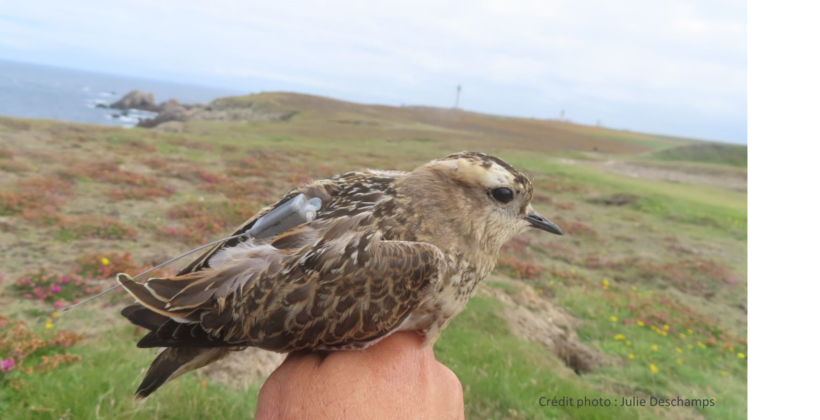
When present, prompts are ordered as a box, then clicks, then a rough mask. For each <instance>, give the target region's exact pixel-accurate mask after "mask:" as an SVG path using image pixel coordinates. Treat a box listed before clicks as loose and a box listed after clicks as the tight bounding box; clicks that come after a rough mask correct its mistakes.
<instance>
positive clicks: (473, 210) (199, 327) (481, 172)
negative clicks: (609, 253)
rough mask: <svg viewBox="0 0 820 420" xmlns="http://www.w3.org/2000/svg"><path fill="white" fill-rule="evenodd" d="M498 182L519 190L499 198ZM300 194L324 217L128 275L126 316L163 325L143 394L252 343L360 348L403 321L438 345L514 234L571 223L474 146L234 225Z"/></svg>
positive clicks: (314, 193) (150, 338) (312, 187)
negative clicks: (143, 277) (160, 273)
mask: <svg viewBox="0 0 820 420" xmlns="http://www.w3.org/2000/svg"><path fill="white" fill-rule="evenodd" d="M497 188H507V189H509V190H510V191H512V193H513V197H514V198H513V199H512V200H511V201H510V202H508V203H502V202H499V201H498V200H497V199H495V198H494V190H495V189H497ZM298 194H305V195H306V196H307V197H308V198H313V197H318V198H321V199H322V203H323V205H322V209H321V210H320V211H319V212H318V214H317V217H316V219H315V220H313V221H312V222H309V223H305V224H303V225H300V226H298V227H295V228H293V229H291V230H289V231H287V232H285V233H283V234H282V235H280V236H279V237H276V238H273V239H272V240H269V241H267V242H260V241H253V240H250V241H246V242H240V241H239V240H232V241H229V242H226V243H224V244H220V245H217V246H215V247H214V248H213V249H211V250H209V251H208V252H207V253H205V254H204V255H203V256H202V257H200V258H198V259H197V260H196V261H194V262H193V263H191V264H190V265H189V266H188V267H186V268H185V269H183V270H181V271H180V272H179V273H178V274H177V275H176V276H174V277H171V278H164V279H150V280H148V281H147V282H146V283H145V284H138V283H136V282H134V281H133V280H131V278H130V277H129V276H127V275H125V274H120V275H119V276H118V280H119V281H120V283H121V284H122V285H123V286H125V288H126V289H127V290H128V291H129V292H130V293H131V294H132V295H133V296H134V297H135V298H136V299H137V302H138V303H137V304H135V305H132V306H129V307H127V308H126V309H125V310H123V315H124V316H126V317H127V318H128V319H129V320H130V321H131V322H133V323H135V324H137V325H141V326H143V327H145V328H148V329H149V330H150V331H151V332H150V333H148V334H147V335H146V336H145V337H144V338H143V339H142V340H141V341H140V343H139V344H138V346H139V347H163V348H165V350H164V351H163V352H162V353H161V354H160V355H159V356H158V357H157V359H156V360H155V361H154V363H152V365H151V367H150V368H149V370H148V373H147V374H146V378H145V380H144V381H143V383H142V384H141V385H140V388H139V390H138V391H137V395H138V396H140V397H144V396H147V395H149V394H150V393H151V392H153V391H154V390H156V389H157V388H158V387H159V386H161V385H162V384H163V383H165V382H167V381H168V380H171V379H173V378H175V377H177V376H179V375H181V374H183V373H185V372H188V371H190V370H193V369H196V368H199V367H202V366H204V365H207V364H208V363H211V362H213V361H216V360H218V359H219V358H221V357H223V356H224V355H225V354H226V353H227V351H229V350H236V349H241V348H244V347H247V346H255V347H260V348H263V349H267V350H271V351H276V352H292V351H298V350H344V349H361V348H365V347H367V346H369V345H372V344H374V343H375V342H377V341H379V340H380V339H382V338H384V337H386V336H387V335H389V334H391V333H393V332H395V331H403V330H411V331H417V332H419V333H421V334H424V335H425V336H426V338H427V339H426V343H428V344H432V343H433V342H434V341H435V340H436V338H437V337H438V335H439V333H440V332H441V330H442V329H443V328H444V327H445V326H446V325H447V324H448V323H449V322H450V320H451V319H452V318H453V317H454V316H455V315H457V314H458V313H459V312H460V311H461V310H462V309H464V307H465V306H466V304H467V301H468V300H469V299H470V297H472V296H473V295H474V294H475V291H476V286H477V285H478V283H479V282H480V281H481V280H482V279H483V278H484V277H486V276H487V274H489V273H490V271H491V270H492V269H493V266H494V265H495V262H496V259H497V257H498V252H499V250H500V248H501V246H502V245H503V244H504V243H505V242H506V241H507V240H509V239H510V238H511V237H512V236H514V235H516V234H518V233H520V232H521V231H523V230H524V229H526V228H527V227H529V226H536V227H540V228H541V229H544V230H548V231H551V232H553V233H559V234H560V229H558V228H557V226H555V225H554V224H551V222H549V221H547V220H546V219H544V218H543V217H542V216H540V215H538V214H537V213H535V212H534V211H533V210H532V207H531V206H530V204H529V202H530V200H531V198H532V184H531V183H530V181H529V180H528V179H527V177H526V176H524V175H523V174H521V173H519V172H518V171H516V170H515V169H514V168H513V167H512V166H510V165H509V164H507V163H506V162H504V161H502V160H501V159H498V158H496V157H493V156H489V155H485V154H481V153H475V152H462V153H457V154H454V155H450V156H448V157H446V158H443V159H439V160H435V161H432V162H430V163H428V164H426V165H424V166H422V167H420V168H418V169H416V170H414V171H412V172H397V171H376V170H365V171H360V172H349V173H345V174H342V175H337V176H334V177H332V178H330V179H327V180H322V181H316V182H313V183H310V184H307V185H304V186H302V187H300V188H297V189H294V190H293V191H291V192H289V193H288V194H286V195H285V196H284V197H283V198H282V200H280V201H279V202H278V203H276V204H274V205H272V206H269V207H267V208H265V209H263V210H262V211H260V212H259V213H258V214H257V215H256V216H254V217H253V218H251V219H249V220H248V221H247V222H245V223H244V224H243V225H242V226H241V227H239V228H238V229H237V231H236V234H239V233H242V232H244V231H245V230H247V229H249V228H250V226H251V225H253V223H254V221H255V220H256V219H257V218H258V217H260V216H262V215H264V214H266V213H267V212H269V211H271V210H272V209H274V208H276V207H277V206H278V205H281V204H283V203H285V202H287V201H289V200H290V199H291V198H293V197H295V196H296V195H298ZM545 226H546V227H545Z"/></svg>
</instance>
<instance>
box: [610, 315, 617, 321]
mask: <svg viewBox="0 0 820 420" xmlns="http://www.w3.org/2000/svg"><path fill="white" fill-rule="evenodd" d="M609 320H610V321H612V322H618V318H617V317H614V316H611V317H609Z"/></svg>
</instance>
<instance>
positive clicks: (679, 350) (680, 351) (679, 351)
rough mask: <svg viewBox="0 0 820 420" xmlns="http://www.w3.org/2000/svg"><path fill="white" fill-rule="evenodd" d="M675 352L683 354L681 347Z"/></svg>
mask: <svg viewBox="0 0 820 420" xmlns="http://www.w3.org/2000/svg"><path fill="white" fill-rule="evenodd" d="M675 351H677V352H678V353H683V350H681V349H680V347H678V348H676V349H675Z"/></svg>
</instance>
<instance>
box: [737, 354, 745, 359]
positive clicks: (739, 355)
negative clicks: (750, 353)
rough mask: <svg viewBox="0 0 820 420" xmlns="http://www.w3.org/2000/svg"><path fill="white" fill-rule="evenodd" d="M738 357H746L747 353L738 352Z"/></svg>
mask: <svg viewBox="0 0 820 420" xmlns="http://www.w3.org/2000/svg"><path fill="white" fill-rule="evenodd" d="M737 357H739V358H741V359H745V358H746V355H745V354H743V353H738V354H737Z"/></svg>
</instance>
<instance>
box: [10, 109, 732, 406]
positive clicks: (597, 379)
mask: <svg viewBox="0 0 820 420" xmlns="http://www.w3.org/2000/svg"><path fill="white" fill-rule="evenodd" d="M260 101H261V102H265V103H260ZM220 106H224V107H230V106H236V107H238V108H241V112H242V113H245V114H242V115H244V116H247V115H248V114H247V112H256V111H253V110H254V109H256V110H258V111H259V112H261V113H262V114H265V113H277V112H283V111H290V110H299V111H300V112H299V114H297V116H296V117H295V118H292V119H290V120H289V121H286V122H285V121H263V120H251V121H249V122H245V121H240V120H236V121H230V120H229V121H191V122H189V123H187V124H185V126H184V130H183V132H181V133H164V132H159V131H149V130H142V129H133V130H120V129H116V128H110V127H94V126H87V125H79V124H67V123H59V122H53V121H36V120H18V119H10V118H0V131H2V132H3V134H4V135H3V137H2V138H0V240H2V241H4V243H8V244H9V247H8V248H7V250H6V251H7V252H4V253H3V254H1V255H0V266H2V267H3V269H2V272H0V308H2V309H0V314H5V315H8V316H12V317H14V318H15V319H20V320H26V321H27V322H28V323H29V324H28V325H30V326H31V327H32V328H33V329H35V330H37V331H39V332H38V334H39V333H42V334H43V336H44V337H46V336H47V335H48V334H53V333H54V331H57V330H66V331H76V332H78V333H85V334H86V338H85V339H84V340H83V341H80V342H79V343H76V344H74V345H73V346H71V347H70V348H67V349H63V350H59V352H68V353H70V354H72V355H77V356H81V357H82V360H81V361H76V362H74V363H65V364H60V365H58V366H55V367H54V368H52V369H50V370H47V371H43V372H34V373H31V374H25V375H23V374H21V373H20V372H17V371H14V372H17V373H14V372H11V373H9V372H0V383H3V384H4V386H3V387H2V391H0V418H15V419H16V418H21V419H28V418H32V419H39V418H43V419H45V418H49V419H50V418H60V417H61V416H62V417H63V418H67V417H68V416H69V415H70V416H71V418H134V419H141V418H155V417H161V418H172V419H173V418H192V417H193V418H209V417H211V418H213V417H218V418H237V417H250V416H251V415H252V413H253V410H254V407H255V399H256V390H257V387H251V388H249V389H247V390H237V389H234V388H230V387H228V386H226V385H221V384H219V383H217V382H213V381H210V380H209V379H208V378H207V377H205V376H203V374H199V373H196V374H189V375H186V376H184V377H183V378H180V379H179V380H176V381H174V382H173V383H171V384H169V385H168V386H167V387H165V388H163V389H162V390H161V391H160V392H158V393H157V394H156V396H154V397H152V398H151V399H149V400H148V401H146V402H145V403H143V404H141V405H140V404H137V403H135V402H134V401H133V399H132V398H131V394H132V392H133V390H134V389H135V387H136V385H137V383H138V381H139V379H140V376H141V374H140V372H141V370H142V369H143V368H145V367H146V366H147V365H148V363H150V360H151V359H152V354H151V352H149V351H142V350H138V349H136V348H135V347H134V342H135V341H136V339H137V338H136V335H135V334H136V330H135V328H132V327H130V326H126V323H125V321H124V320H122V319H120V318H119V317H118V315H117V314H116V312H117V307H118V306H119V305H120V304H121V302H120V301H118V300H116V299H115V300H108V301H106V302H103V304H102V305H100V304H95V305H91V306H88V307H86V308H84V309H81V310H77V311H76V312H72V313H71V314H72V315H71V317H63V318H61V319H59V320H56V319H52V321H53V328H52V329H49V330H48V331H46V329H45V327H44V325H46V324H45V322H46V319H48V317H50V316H51V313H52V312H53V310H54V302H55V301H57V302H60V303H59V304H58V305H64V304H66V303H69V302H70V301H72V300H76V299H78V298H81V297H82V296H85V295H87V293H86V289H89V290H91V289H92V288H94V289H96V288H99V287H100V286H108V285H109V284H111V282H112V280H111V278H110V277H111V275H112V273H113V272H114V271H121V270H125V271H128V272H130V273H132V274H135V273H136V272H139V271H142V269H144V267H147V266H150V265H152V264H156V263H157V262H161V261H164V260H165V259H168V258H170V257H173V256H175V255H178V254H180V253H181V252H183V251H185V250H187V249H189V248H190V247H191V246H193V245H198V244H201V243H203V242H204V241H206V240H213V239H216V238H218V237H223V236H224V235H225V233H227V232H228V231H230V230H231V229H232V228H233V227H235V226H237V225H238V224H240V223H242V222H243V221H245V220H246V219H247V218H248V217H250V216H252V215H253V214H254V213H255V212H256V211H257V210H258V209H259V208H260V207H262V206H263V205H266V204H268V203H271V202H274V201H276V200H277V199H278V198H279V197H280V196H281V195H282V194H284V193H285V192H286V191H288V190H289V189H290V188H292V187H294V186H296V185H299V184H300V183H304V182H307V181H308V180H310V179H321V178H325V177H328V176H331V175H333V174H336V173H341V172H345V171H349V170H355V169H359V168H363V167H371V168H379V169H401V170H411V169H413V168H415V167H416V166H418V165H419V164H421V163H423V162H425V161H427V160H429V159H433V158H437V157H442V156H444V155H447V154H449V153H452V152H455V151H458V150H464V149H479V150H483V151H486V152H491V153H495V154H498V155H499V156H500V157H502V158H504V159H505V160H507V161H509V162H510V163H512V164H514V165H515V166H516V167H518V168H519V169H522V170H523V171H524V172H526V173H527V174H528V175H529V176H530V177H531V179H532V180H533V182H534V185H535V190H536V197H535V200H534V203H533V205H534V207H536V209H537V210H539V211H540V212H541V213H543V214H545V215H546V216H547V217H549V218H551V219H554V220H555V221H556V222H558V223H559V224H560V225H561V226H562V227H563V228H564V230H565V231H566V235H565V236H563V237H560V238H559V237H554V236H546V235H540V234H538V233H535V232H531V233H527V234H525V235H522V236H521V237H517V238H515V239H514V240H513V241H511V242H510V243H509V244H508V245H507V246H505V247H504V249H503V250H502V254H501V256H500V259H499V263H498V266H497V269H496V271H495V273H494V276H495V277H494V278H492V279H489V280H488V281H487V282H486V284H485V285H484V289H482V290H485V292H486V293H483V294H479V296H477V297H476V298H474V299H473V300H471V302H470V304H469V305H468V309H467V310H466V311H465V312H464V313H462V314H461V315H459V316H458V317H457V318H456V319H455V320H454V321H453V322H452V324H451V325H450V326H449V327H448V328H447V329H446V330H445V331H444V332H443V334H442V337H441V339H440V340H439V342H438V343H437V344H436V354H437V357H438V358H439V359H440V360H441V361H442V362H443V363H445V364H446V365H447V366H449V367H450V368H451V369H453V370H454V371H455V372H456V374H457V375H458V376H459V378H460V379H461V382H462V384H463V385H464V388H465V402H466V404H467V405H466V410H467V413H468V417H469V418H492V419H524V418H526V419H542V418H543V419H546V418H549V419H552V418H559V419H573V418H593V419H595V418H600V419H604V418H606V419H610V418H614V419H617V418H647V419H654V418H658V419H666V418H671V419H688V418H707V419H727V418H728V419H732V418H745V416H746V383H747V365H746V362H747V359H746V358H745V355H746V353H747V351H748V345H747V344H746V342H745V338H746V315H745V312H744V311H745V305H746V246H747V245H746V227H747V203H746V193H745V192H744V191H740V190H737V189H730V188H726V187H723V186H721V185H720V184H719V183H715V184H713V185H712V184H710V185H703V184H696V183H690V182H679V183H670V182H665V181H662V180H659V179H654V178H651V177H637V178H636V177H630V176H624V175H619V174H614V173H611V172H606V171H604V170H602V163H603V162H606V161H608V160H612V161H616V162H627V163H636V162H638V163H641V164H647V165H650V164H651V165H656V166H657V167H660V168H663V169H664V170H668V171H681V172H687V173H692V172H696V173H698V174H699V175H702V176H706V177H708V176H712V177H721V176H723V175H724V174H727V173H731V174H737V173H739V172H743V171H745V169H743V167H744V166H745V165H744V166H741V165H740V164H737V163H736V162H735V161H734V160H731V159H728V158H723V157H721V158H720V159H717V158H714V156H717V155H719V153H717V152H715V153H712V151H711V149H708V148H707V149H703V150H698V149H697V148H696V147H695V148H694V149H693V147H694V146H692V145H697V146H699V144H698V143H692V142H691V141H689V140H685V139H674V138H665V137H660V136H653V135H646V134H641V133H630V132H620V131H611V130H606V129H602V128H594V127H584V126H580V125H574V124H566V123H557V122H546V121H538V120H529V119H516V118H491V117H489V116H483V115H481V114H473V113H462V112H459V111H447V110H435V109H416V108H411V107H406V108H400V109H399V108H390V107H381V106H362V105H357V104H345V105H344V106H340V102H336V101H325V100H322V99H321V98H316V97H309V96H304V97H302V96H296V95H288V94H263V95H255V96H250V97H242V98H234V99H231V100H227V101H224V102H223V103H222V105H220ZM339 121H344V123H340V122H339ZM361 122H366V123H361ZM593 148H597V149H598V152H597V153H593ZM695 152H697V153H695ZM721 153H722V152H721ZM731 153H734V154H737V153H739V152H738V151H737V150H734V151H732V152H731ZM713 154H714V156H713ZM744 155H745V151H744ZM670 156H671V158H670V159H673V160H668V159H667V158H669V157H670ZM721 156H722V155H721ZM568 159H572V162H571V163H572V164H568V162H567V160H568ZM721 159H722V160H721ZM732 159H734V158H732ZM616 194H624V195H628V197H629V198H628V199H626V200H624V201H622V202H620V201H618V200H606V199H604V200H601V198H607V197H611V196H613V195H616ZM103 259H105V261H107V262H108V264H103ZM44 263H46V264H47V271H42V272H41V271H40V270H41V269H40V267H41V266H42V265H43V264H44ZM180 264H184V263H183V262H180ZM177 268H181V267H177ZM38 273H39V274H38ZM33 275H39V277H37V278H38V279H40V280H42V279H45V280H43V281H44V282H45V283H43V285H40V284H37V285H31V284H24V285H20V281H21V280H22V279H25V278H27V277H29V278H31V277H32V276H33ZM69 275H70V276H75V277H76V278H75V277H71V278H72V279H74V280H77V279H79V280H81V281H80V283H81V286H82V287H79V288H73V289H69V288H66V289H65V291H63V290H62V289H61V290H60V291H59V292H53V291H52V292H49V291H50V290H51V289H50V287H51V286H52V283H54V280H55V279H62V277H63V276H69ZM72 284H74V283H72ZM25 286H30V287H29V289H31V290H28V289H25ZM36 287H41V289H38V290H39V291H40V292H44V293H42V295H43V297H42V299H40V298H38V297H37V296H36V291H35V290H34V288H36ZM633 287H634V289H633ZM487 291H489V292H487ZM50 293H51V294H50ZM61 293H62V295H60V294H61ZM492 293H500V294H502V295H503V296H506V297H508V299H502V300H498V299H496V298H494V297H491V295H492V296H496V297H498V296H497V295H493V294H492ZM23 294H28V295H32V296H33V297H32V298H27V297H23V296H22V295H23ZM52 295H54V296H52ZM510 301H512V302H513V303H510ZM505 302H506V303H505ZM553 306H554V307H560V308H562V309H561V310H562V311H563V312H565V313H566V314H568V315H567V316H569V317H571V318H572V320H573V321H572V322H568V323H567V324H566V325H563V326H561V327H560V328H561V330H562V331H564V332H565V333H566V335H567V337H573V339H576V338H577V342H578V343H580V344H582V345H583V346H585V347H586V348H588V349H589V350H590V351H591V352H593V353H594V354H596V355H597V356H598V357H599V359H600V360H601V363H600V364H597V365H596V366H595V367H594V368H592V369H590V370H589V371H585V372H583V373H581V374H576V373H575V372H574V371H573V369H572V368H571V367H568V366H566V365H565V363H564V359H563V358H562V357H559V356H557V355H556V354H553V353H552V352H551V351H550V350H549V349H548V348H546V347H544V346H542V345H541V344H539V343H540V341H538V340H533V341H528V340H527V338H526V337H519V336H517V335H515V334H514V332H513V331H514V330H513V329H512V328H511V325H510V321H509V320H508V319H507V316H508V310H510V309H521V308H526V310H528V311H537V310H539V308H542V307H553ZM563 312H562V313H563ZM612 317H615V318H616V321H612V319H611V318H612ZM539 319H542V321H543V322H552V320H551V316H546V315H544V316H542V317H541V318H539ZM638 321H640V322H641V323H643V325H642V326H639V325H638ZM665 326H668V327H669V329H668V330H666V329H665V328H664V327H665ZM690 329H691V330H692V333H689V332H688V330H690ZM664 332H665V333H666V334H665V335H664V334H663V333H664ZM680 334H684V335H685V337H684V338H682V337H680ZM698 342H700V343H702V345H703V347H702V346H701V345H699V344H698ZM652 346H657V350H655V349H654V348H653V347H652ZM689 346H692V347H691V348H690V347H689ZM678 349H680V350H681V351H680V352H679V351H678ZM44 351H45V350H44ZM49 351H53V352H58V350H54V349H52V350H49ZM55 354H56V353H55ZM739 354H743V355H744V358H740V357H739V356H738V355H739ZM41 355H45V354H40V353H37V354H34V355H32V356H29V357H33V359H31V360H30V361H28V362H25V363H30V364H32V365H29V366H36V365H37V364H38V363H39V357H40V356H41ZM630 355H632V356H633V357H632V358H630ZM8 357H10V356H9V354H5V353H3V351H2V350H0V359H3V360H6V358H8ZM678 359H682V362H679V360H678ZM27 360H28V359H27ZM652 365H654V367H655V370H656V371H653V369H652V367H651V366H652ZM18 374H20V375H21V376H23V379H24V380H25V384H24V385H22V386H20V387H19V388H13V387H9V386H5V385H7V384H9V382H8V381H9V380H10V376H9V375H18ZM4 375H5V376H4ZM12 379H13V378H12ZM4 381H5V382H4ZM203 381H206V382H207V384H206V385H205V386H203V385H202V382H203ZM259 385H261V384H259ZM555 396H557V397H561V396H565V397H573V398H578V397H587V398H607V399H610V400H617V401H618V402H620V401H621V398H624V397H626V398H629V397H631V396H636V397H640V398H646V399H647V401H648V399H649V398H651V397H655V398H674V397H676V396H681V397H682V398H683V397H685V398H706V399H708V398H715V399H716V405H715V407H709V408H705V409H702V408H692V407H640V408H622V407H617V408H616V407H603V408H601V407H585V408H582V409H579V408H577V407H571V408H570V407H552V406H548V407H544V406H541V405H539V400H540V398H541V397H555ZM66 413H70V414H66Z"/></svg>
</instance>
